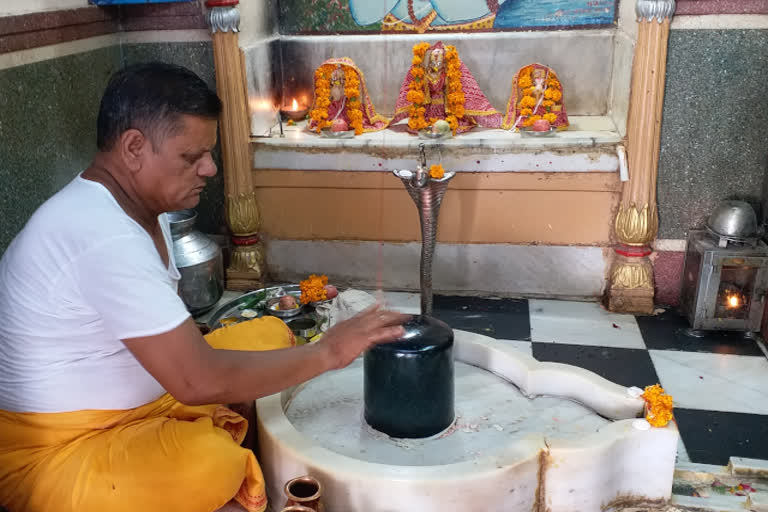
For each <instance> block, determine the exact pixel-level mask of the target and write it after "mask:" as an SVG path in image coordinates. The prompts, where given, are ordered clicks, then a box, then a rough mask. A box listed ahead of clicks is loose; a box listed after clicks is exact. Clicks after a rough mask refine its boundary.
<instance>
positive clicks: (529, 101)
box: [520, 96, 536, 108]
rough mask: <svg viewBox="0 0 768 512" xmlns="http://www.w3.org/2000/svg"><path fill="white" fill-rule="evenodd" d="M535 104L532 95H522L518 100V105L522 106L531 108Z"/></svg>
mask: <svg viewBox="0 0 768 512" xmlns="http://www.w3.org/2000/svg"><path fill="white" fill-rule="evenodd" d="M535 106H536V100H535V99H534V98H533V96H523V99H521V100H520V107H522V108H533V107H535Z"/></svg>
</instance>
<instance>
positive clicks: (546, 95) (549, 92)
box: [544, 88, 553, 100]
mask: <svg viewBox="0 0 768 512" xmlns="http://www.w3.org/2000/svg"><path fill="white" fill-rule="evenodd" d="M552 95H553V91H552V89H550V88H547V90H545V91H544V98H545V99H548V100H551V99H552Z"/></svg>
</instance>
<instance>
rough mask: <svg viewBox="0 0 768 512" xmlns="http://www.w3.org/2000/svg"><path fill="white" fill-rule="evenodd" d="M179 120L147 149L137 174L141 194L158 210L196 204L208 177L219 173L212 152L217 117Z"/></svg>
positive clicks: (183, 117)
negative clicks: (149, 149) (172, 129)
mask: <svg viewBox="0 0 768 512" xmlns="http://www.w3.org/2000/svg"><path fill="white" fill-rule="evenodd" d="M179 123H180V126H179V127H178V128H177V129H176V130H174V131H173V132H172V133H170V134H168V135H166V136H165V137H163V138H162V140H161V141H159V142H155V144H153V148H152V149H153V150H152V151H147V152H146V153H145V158H144V161H143V162H142V166H141V170H140V171H139V173H138V176H137V183H138V184H139V186H140V188H141V190H140V191H139V192H140V194H141V195H142V196H144V197H146V198H148V199H149V200H150V202H151V203H152V204H153V205H155V207H156V208H157V210H158V211H165V212H168V211H175V210H183V209H186V208H194V207H195V206H197V204H198V203H199V202H200V193H201V192H202V191H203V188H204V187H205V183H206V179H207V178H209V177H211V176H214V175H216V164H215V163H214V161H213V158H212V156H211V151H212V150H213V148H214V146H215V145H216V129H217V122H216V120H215V119H208V118H204V117H196V116H190V115H182V116H181V119H180V120H179ZM147 142H149V140H148V141H147Z"/></svg>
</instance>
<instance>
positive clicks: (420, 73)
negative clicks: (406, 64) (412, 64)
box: [411, 68, 424, 80]
mask: <svg viewBox="0 0 768 512" xmlns="http://www.w3.org/2000/svg"><path fill="white" fill-rule="evenodd" d="M411 75H413V77H414V78H418V79H419V80H421V79H422V78H424V68H413V69H412V70H411Z"/></svg>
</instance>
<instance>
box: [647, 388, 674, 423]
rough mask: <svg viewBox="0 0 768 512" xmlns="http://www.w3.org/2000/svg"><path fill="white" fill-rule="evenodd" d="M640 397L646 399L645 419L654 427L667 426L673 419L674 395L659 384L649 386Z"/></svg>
mask: <svg viewBox="0 0 768 512" xmlns="http://www.w3.org/2000/svg"><path fill="white" fill-rule="evenodd" d="M640 397H641V398H642V399H643V400H645V419H646V420H647V421H648V423H650V424H651V425H652V426H654V427H666V426H667V423H669V422H670V421H671V420H672V408H673V406H674V405H673V401H672V396H671V395H667V394H666V393H665V392H664V388H662V387H661V386H660V385H659V384H655V385H653V386H647V387H646V388H645V391H644V392H643V394H642V395H640Z"/></svg>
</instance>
